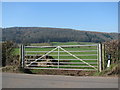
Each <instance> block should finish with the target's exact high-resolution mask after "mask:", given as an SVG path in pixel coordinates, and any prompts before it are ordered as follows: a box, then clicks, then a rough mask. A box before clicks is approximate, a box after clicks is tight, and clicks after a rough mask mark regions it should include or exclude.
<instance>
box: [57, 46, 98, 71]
mask: <svg viewBox="0 0 120 90" xmlns="http://www.w3.org/2000/svg"><path fill="white" fill-rule="evenodd" d="M59 48H60V49H62V50H63V51H65V52H67V53H68V54H70V55H71V56H73V57H75V58H76V59H78V60H80V61H82V62H83V63H85V64H87V65H88V66H90V67H92V68H94V69H95V70H97V68H95V67H94V66H92V65H90V64H89V63H87V62H85V61H83V60H82V59H80V58H78V57H76V56H75V55H73V54H71V53H70V52H69V51H67V50H65V49H63V48H62V47H60V46H59Z"/></svg>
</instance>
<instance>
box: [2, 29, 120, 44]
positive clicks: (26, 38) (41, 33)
mask: <svg viewBox="0 0 120 90" xmlns="http://www.w3.org/2000/svg"><path fill="white" fill-rule="evenodd" d="M2 30H3V35H2V37H3V41H13V42H16V43H43V42H47V43H49V42H74V41H75V42H96V43H98V42H105V41H109V40H114V39H117V38H118V35H117V33H101V32H90V31H80V30H73V29H61V28H41V27H12V28H3V29H2Z"/></svg>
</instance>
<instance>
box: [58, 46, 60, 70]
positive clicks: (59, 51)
mask: <svg viewBox="0 0 120 90" xmlns="http://www.w3.org/2000/svg"><path fill="white" fill-rule="evenodd" d="M59 61H60V46H58V68H59V63H60V62H59Z"/></svg>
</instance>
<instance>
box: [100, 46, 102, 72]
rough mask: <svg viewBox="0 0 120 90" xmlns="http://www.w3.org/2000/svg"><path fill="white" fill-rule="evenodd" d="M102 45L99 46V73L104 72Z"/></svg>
mask: <svg viewBox="0 0 120 90" xmlns="http://www.w3.org/2000/svg"><path fill="white" fill-rule="evenodd" d="M101 47H102V46H101V44H99V71H100V72H101V71H102V48H101Z"/></svg>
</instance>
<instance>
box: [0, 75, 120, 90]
mask: <svg viewBox="0 0 120 90" xmlns="http://www.w3.org/2000/svg"><path fill="white" fill-rule="evenodd" d="M2 77H3V81H2V88H118V78H117V77H116V78H115V77H83V76H79V77H75V76H60V75H32V74H15V73H3V74H2Z"/></svg>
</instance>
